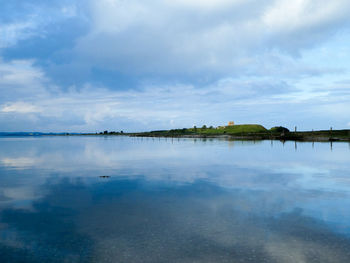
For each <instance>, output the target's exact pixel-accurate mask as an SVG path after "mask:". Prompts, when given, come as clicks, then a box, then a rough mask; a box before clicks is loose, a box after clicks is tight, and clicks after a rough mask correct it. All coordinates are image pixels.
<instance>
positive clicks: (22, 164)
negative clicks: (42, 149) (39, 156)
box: [0, 157, 38, 169]
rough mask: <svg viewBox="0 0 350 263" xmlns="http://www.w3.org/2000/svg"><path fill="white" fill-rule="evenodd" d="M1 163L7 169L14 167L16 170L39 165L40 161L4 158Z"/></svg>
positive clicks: (27, 158) (25, 158)
mask: <svg viewBox="0 0 350 263" xmlns="http://www.w3.org/2000/svg"><path fill="white" fill-rule="evenodd" d="M0 163H1V164H2V165H3V166H5V167H12V168H16V169H25V168H28V167H31V166H35V165H37V164H38V160H36V159H34V158H30V157H19V158H3V159H1V160H0Z"/></svg>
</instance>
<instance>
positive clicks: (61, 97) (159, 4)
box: [0, 0, 350, 132]
mask: <svg viewBox="0 0 350 263" xmlns="http://www.w3.org/2000/svg"><path fill="white" fill-rule="evenodd" d="M0 7H1V8H0V95H1V96H0V131H78V132H80V131H82V132H87V131H91V132H95V131H101V130H106V129H107V130H124V131H142V130H155V129H166V128H182V127H191V126H193V125H197V126H201V125H203V124H206V125H213V126H218V125H222V124H225V123H227V122H228V121H230V120H233V121H235V122H236V123H259V124H262V125H264V126H265V127H267V128H270V127H272V126H275V125H283V126H286V127H288V128H290V129H294V126H297V127H298V129H300V130H307V129H328V128H329V127H330V126H332V127H333V128H335V129H341V128H350V75H349V72H350V16H349V14H350V2H349V1H348V0H334V1H326V0H294V1H289V0H162V1H161V0H128V1H126V0H69V1H68V0H51V1H45V0H11V1H8V0H0Z"/></svg>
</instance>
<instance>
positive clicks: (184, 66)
mask: <svg viewBox="0 0 350 263" xmlns="http://www.w3.org/2000/svg"><path fill="white" fill-rule="evenodd" d="M90 3H91V4H90V7H91V14H92V16H91V17H92V23H91V24H92V28H91V31H90V33H89V34H88V35H87V36H85V37H83V38H81V39H80V40H79V41H78V42H77V46H76V49H75V52H77V53H78V54H80V56H83V57H85V61H90V62H91V63H93V64H94V65H95V66H96V65H97V66H99V67H104V68H110V69H115V70H118V71H122V72H127V73H135V72H136V73H157V74H179V73H180V74H191V73H192V74H193V73H202V74H203V72H208V71H209V72H211V73H224V74H229V73H232V72H236V73H241V74H242V73H252V72H255V70H256V69H259V68H263V67H271V66H272V67H278V66H279V62H280V61H279V56H280V54H279V53H276V52H275V51H274V49H275V48H277V49H279V50H281V51H282V52H287V53H290V54H293V55H295V54H299V52H300V50H303V49H304V48H309V47H310V46H314V45H318V44H319V43H320V42H322V41H324V40H327V39H328V38H329V36H330V35H331V34H333V33H336V32H337V31H338V30H340V29H341V27H342V26H343V27H344V28H346V24H347V23H349V22H350V18H349V17H348V16H347V14H348V10H349V8H350V3H348V1H342V0H339V1H316V0H296V1H287V0H286V1H284V0H283V1H256V0H250V1H227V0H221V1H198V0H192V1H182V0H177V1H159V0H152V1H147V3H146V2H144V1H138V0H131V1H120V0H115V1H111V0H101V1H90ZM203 10H205V12H204V13H203ZM97 46H98V47H99V52H96V47H97ZM271 55H274V56H275V57H276V58H277V59H276V60H271V59H270V57H271Z"/></svg>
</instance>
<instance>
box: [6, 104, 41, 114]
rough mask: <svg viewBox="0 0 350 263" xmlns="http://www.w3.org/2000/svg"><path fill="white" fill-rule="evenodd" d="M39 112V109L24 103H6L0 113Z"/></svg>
mask: <svg viewBox="0 0 350 263" xmlns="http://www.w3.org/2000/svg"><path fill="white" fill-rule="evenodd" d="M41 111H42V110H41V109H40V108H39V107H37V106H35V105H33V104H31V103H26V102H14V103H8V104H6V105H4V106H3V107H2V108H1V112H15V113H33V112H41Z"/></svg>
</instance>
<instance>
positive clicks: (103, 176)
mask: <svg viewBox="0 0 350 263" xmlns="http://www.w3.org/2000/svg"><path fill="white" fill-rule="evenodd" d="M99 177H100V178H110V176H108V175H101V176H99Z"/></svg>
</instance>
